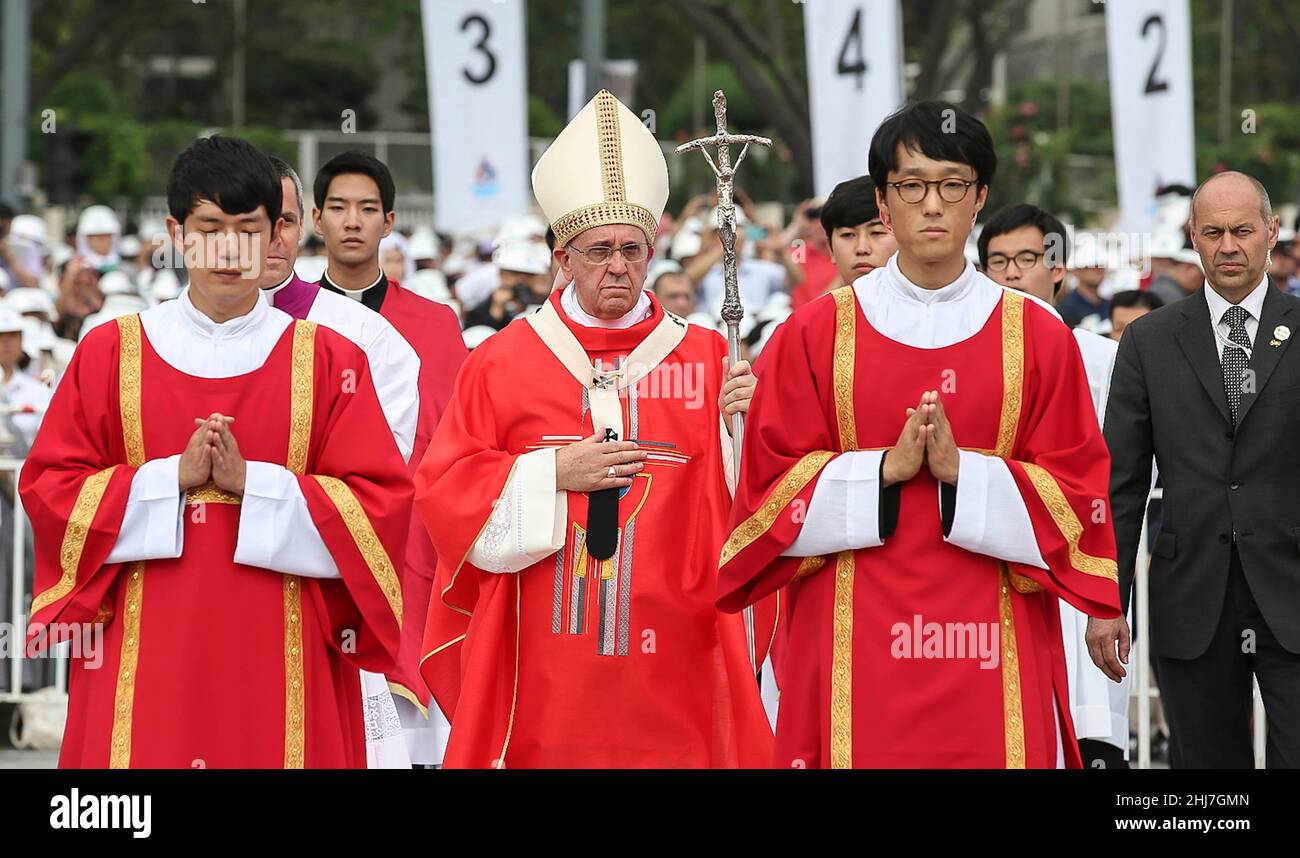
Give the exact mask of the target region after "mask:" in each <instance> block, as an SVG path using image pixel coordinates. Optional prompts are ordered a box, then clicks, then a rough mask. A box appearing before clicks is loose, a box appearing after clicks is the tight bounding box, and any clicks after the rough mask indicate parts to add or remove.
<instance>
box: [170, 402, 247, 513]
mask: <svg viewBox="0 0 1300 858" xmlns="http://www.w3.org/2000/svg"><path fill="white" fill-rule="evenodd" d="M234 422H235V418H233V417H228V416H226V415H224V414H217V413H215V412H214V413H213V414H212V415H211V416H209V417H206V418H203V417H196V418H194V434H193V435H191V436H190V440H189V443H188V444H186V445H185V449H184V450H183V451H181V462H180V487H181V491H182V492H185V491H189V490H190V489H192V488H194V487H195V486H201V485H203V484H204V483H206V482H208V481H209V480H211V481H212V482H214V483H216V484H217V487H218V488H221V489H224V490H226V491H228V492H231V493H233V494H236V495H240V496H242V495H243V494H244V479H245V477H246V475H247V473H248V467H247V463H246V462H245V461H244V457H243V455H242V454H240V452H239V442H237V441H236V440H235V436H234V433H232V432H231V431H230V424H232V423H234Z"/></svg>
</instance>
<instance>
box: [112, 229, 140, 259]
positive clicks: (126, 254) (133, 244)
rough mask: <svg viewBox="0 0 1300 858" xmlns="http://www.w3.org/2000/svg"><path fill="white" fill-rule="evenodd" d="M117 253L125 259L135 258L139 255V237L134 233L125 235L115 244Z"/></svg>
mask: <svg viewBox="0 0 1300 858" xmlns="http://www.w3.org/2000/svg"><path fill="white" fill-rule="evenodd" d="M117 250H118V253H120V254H122V256H123V258H125V259H135V258H136V257H137V256H139V255H140V250H141V245H140V239H139V238H137V237H136V236H134V235H128V236H125V237H124V238H123V239H122V243H121V244H119V245H118V246H117Z"/></svg>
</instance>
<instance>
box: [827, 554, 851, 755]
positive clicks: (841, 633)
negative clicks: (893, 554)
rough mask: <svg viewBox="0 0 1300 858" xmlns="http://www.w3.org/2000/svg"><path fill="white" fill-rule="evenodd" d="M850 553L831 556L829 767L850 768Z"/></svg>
mask: <svg viewBox="0 0 1300 858" xmlns="http://www.w3.org/2000/svg"><path fill="white" fill-rule="evenodd" d="M853 554H854V552H852V551H841V552H840V553H839V554H837V555H836V556H835V618H834V631H833V632H832V635H833V637H832V647H831V768H832V769H851V768H853V576H854V571H855V568H854V567H855V563H854V559H853Z"/></svg>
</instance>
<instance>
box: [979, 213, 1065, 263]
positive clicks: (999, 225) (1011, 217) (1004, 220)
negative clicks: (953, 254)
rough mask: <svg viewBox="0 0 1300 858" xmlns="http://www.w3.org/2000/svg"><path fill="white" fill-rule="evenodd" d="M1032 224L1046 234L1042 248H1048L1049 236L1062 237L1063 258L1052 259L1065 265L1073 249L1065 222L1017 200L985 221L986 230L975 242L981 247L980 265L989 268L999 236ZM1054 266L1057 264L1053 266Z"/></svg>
mask: <svg viewBox="0 0 1300 858" xmlns="http://www.w3.org/2000/svg"><path fill="white" fill-rule="evenodd" d="M1026 226H1032V227H1034V228H1035V229H1037V230H1038V231H1039V232H1041V233H1042V234H1043V249H1044V250H1046V249H1047V243H1048V241H1049V240H1050V239H1049V238H1048V236H1051V235H1057V236H1060V252H1061V257H1060V260H1059V261H1058V260H1057V259H1055V258H1053V259H1052V262H1054V263H1057V264H1059V265H1060V266H1062V267H1065V265H1066V263H1067V262H1068V261H1069V255H1070V248H1069V246H1068V242H1067V241H1066V233H1065V224H1063V223H1061V221H1060V220H1059V219H1058V218H1057V217H1056V215H1054V214H1052V213H1051V212H1049V211H1045V210H1043V209H1040V208H1039V207H1038V206H1035V205H1030V204H1029V203H1015V204H1014V205H1009V206H1006V207H1005V208H1001V209H998V211H997V213H996V214H994V215H993V217H991V218H989V219H988V221H987V222H986V223H985V224H984V229H983V230H981V231H980V237H979V238H978V239H977V240H976V242H975V244H976V246H977V247H978V248H979V257H980V268H987V267H988V264H989V242H991V241H993V239H995V238H997V237H998V236H999V235H1006V234H1007V233H1008V232H1015V231H1016V230H1018V229H1020V228H1021V227H1026ZM1052 267H1053V268H1055V267H1056V266H1055V265H1053V266H1052Z"/></svg>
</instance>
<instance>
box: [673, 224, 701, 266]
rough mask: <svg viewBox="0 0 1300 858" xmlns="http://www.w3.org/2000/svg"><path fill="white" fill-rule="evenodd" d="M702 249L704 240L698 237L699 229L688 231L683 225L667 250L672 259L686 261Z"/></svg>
mask: <svg viewBox="0 0 1300 858" xmlns="http://www.w3.org/2000/svg"><path fill="white" fill-rule="evenodd" d="M703 247H704V239H703V238H701V237H700V232H699V229H698V228H697V229H690V228H688V227H687V226H686V225H683V226H682V228H681V229H679V230H677V234H676V235H674V236H673V243H672V245H671V246H670V247H669V248H668V252H669V253H670V254H671V255H672V257H673V259H686V258H688V257H691V256H694V255H695V254H697V253H699V252H700V250H701V248H703Z"/></svg>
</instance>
